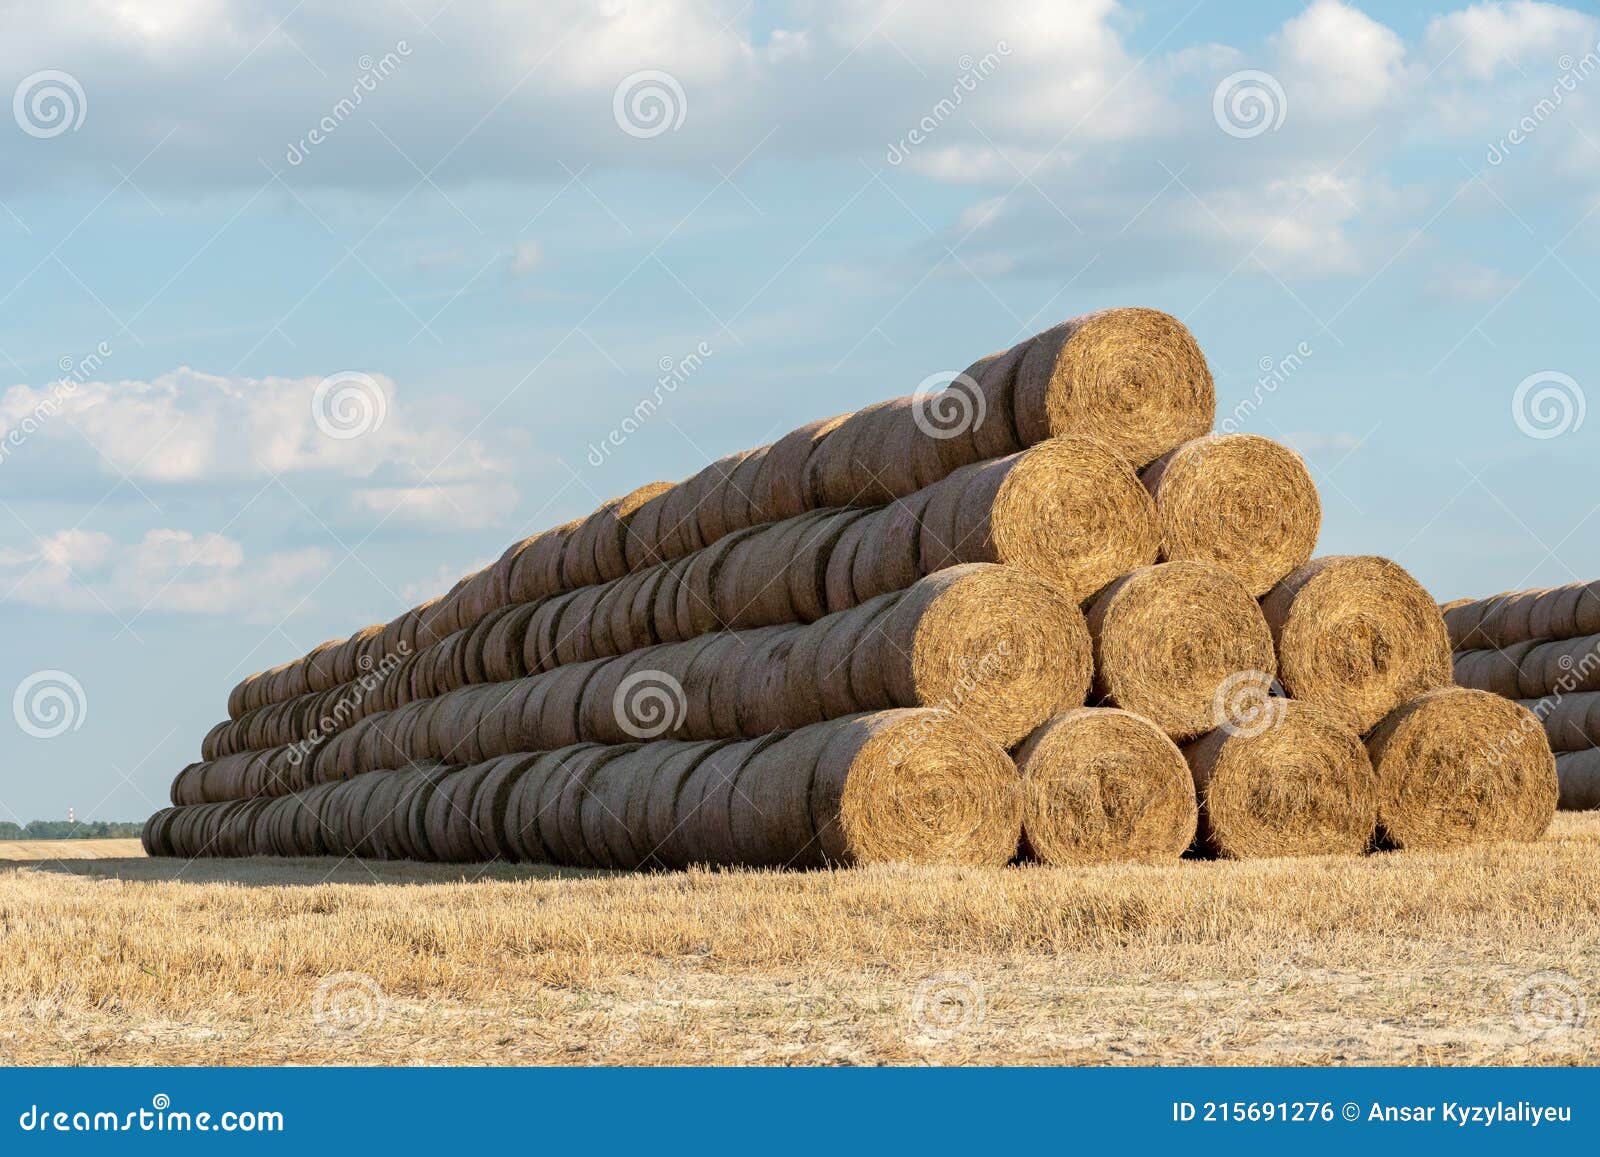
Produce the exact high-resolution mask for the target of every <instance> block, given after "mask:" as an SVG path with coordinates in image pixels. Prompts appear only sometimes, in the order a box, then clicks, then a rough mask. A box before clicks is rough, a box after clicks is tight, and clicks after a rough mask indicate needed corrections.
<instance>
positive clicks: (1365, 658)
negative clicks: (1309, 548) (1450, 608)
mask: <svg viewBox="0 0 1600 1157" xmlns="http://www.w3.org/2000/svg"><path fill="white" fill-rule="evenodd" d="M1261 606H1262V610H1263V611H1264V612H1265V613H1266V616H1267V623H1268V624H1269V625H1270V626H1271V628H1272V639H1273V642H1274V643H1275V644H1276V645H1277V649H1278V677H1279V678H1280V679H1281V680H1282V681H1283V686H1284V690H1285V691H1287V692H1288V693H1289V695H1290V696H1291V697H1293V698H1295V699H1300V700H1303V701H1305V702H1307V703H1321V704H1324V705H1326V706H1328V707H1332V708H1334V709H1335V710H1337V711H1340V712H1343V713H1344V714H1345V715H1346V716H1347V717H1348V718H1349V719H1350V721H1351V723H1352V725H1353V726H1354V727H1355V729H1356V730H1357V731H1358V732H1361V733H1362V734H1365V733H1366V732H1368V731H1370V730H1371V729H1372V728H1373V727H1374V726H1375V725H1376V724H1377V722H1378V720H1380V719H1382V718H1383V717H1384V716H1385V715H1387V714H1388V713H1389V712H1390V711H1393V710H1394V709H1395V708H1396V707H1398V706H1400V704H1402V703H1404V702H1406V701H1407V700H1408V699H1413V698H1415V697H1416V696H1418V695H1420V694H1422V693H1423V692H1424V691H1429V690H1432V689H1433V688H1435V687H1445V686H1449V684H1450V678H1451V674H1450V642H1449V639H1448V638H1447V636H1446V634H1445V629H1444V620H1443V618H1441V617H1440V614H1439V608H1438V605H1437V604H1435V603H1434V601H1433V599H1432V598H1430V597H1429V595H1428V592H1427V591H1425V590H1423V589H1422V586H1421V585H1420V584H1419V583H1418V582H1417V581H1416V579H1414V578H1412V577H1411V576H1410V575H1409V574H1407V573H1406V572H1405V571H1404V570H1402V569H1401V568H1400V566H1399V565H1398V564H1396V563H1393V562H1391V561H1389V560H1388V559H1386V558H1374V557H1371V556H1365V555H1333V556H1329V557H1326V558H1319V559H1317V560H1315V561H1313V562H1311V563H1308V564H1307V565H1306V566H1303V567H1301V568H1300V569H1299V570H1297V571H1295V572H1294V573H1293V574H1291V575H1289V577H1288V578H1286V579H1284V580H1283V581H1282V582H1280V583H1279V584H1278V585H1277V586H1275V587H1273V588H1272V592H1271V593H1270V594H1268V595H1267V597H1266V598H1265V599H1263V600H1262V604H1261Z"/></svg>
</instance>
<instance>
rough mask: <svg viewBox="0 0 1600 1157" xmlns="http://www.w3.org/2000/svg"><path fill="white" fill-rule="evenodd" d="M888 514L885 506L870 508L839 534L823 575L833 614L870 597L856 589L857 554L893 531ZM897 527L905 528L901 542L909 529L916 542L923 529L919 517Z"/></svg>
mask: <svg viewBox="0 0 1600 1157" xmlns="http://www.w3.org/2000/svg"><path fill="white" fill-rule="evenodd" d="M922 493H923V492H922V491H918V492H917V494H913V495H911V496H910V497H909V498H907V499H906V500H905V501H907V502H911V501H914V500H915V499H916V498H917V497H918V495H920V494H922ZM891 509H892V508H891ZM886 514H887V512H886V511H883V510H869V511H866V512H864V513H862V514H861V516H860V517H859V518H857V519H855V521H853V522H852V523H851V524H850V525H849V526H848V527H846V528H845V530H844V533H842V534H841V535H840V536H839V540H838V541H837V542H835V543H834V544H833V549H832V550H831V551H829V552H828V570H827V573H826V574H824V575H823V579H822V584H823V594H824V595H825V596H826V599H827V611H828V613H829V614H835V613H837V612H839V611H847V610H849V609H850V608H851V607H853V606H856V605H857V604H859V603H862V602H865V601H866V600H865V599H862V598H860V597H859V596H858V595H857V594H856V590H855V578H854V571H855V562H856V556H857V555H858V554H859V553H861V552H862V551H863V550H865V549H867V545H868V543H875V542H878V541H879V540H880V539H882V538H883V537H884V536H886V535H888V534H889V533H890V531H889V524H888V522H887V521H886ZM897 529H900V530H901V532H902V533H901V535H900V536H899V537H898V538H897V540H896V541H897V542H903V541H904V540H905V535H904V531H905V530H906V529H909V530H910V532H911V540H912V541H913V542H915V539H916V536H917V534H918V533H919V532H920V528H919V527H918V526H917V525H916V523H915V521H913V522H912V523H911V526H910V527H909V528H905V527H899V528H897ZM880 549H888V548H887V547H884V548H880ZM913 549H914V548H913ZM916 561H917V560H916V558H915V556H914V555H913V557H912V560H911V562H912V565H913V567H915V566H916ZM920 573H921V571H920V570H919V571H918V574H920ZM912 581H915V579H914V578H913V580H912ZM906 585H908V586H909V585H910V584H909V583H908V584H906ZM872 593H873V594H875V595H876V594H882V593H883V592H882V591H873V592H872ZM868 597H869V598H870V597H871V596H870V595H869V596H868Z"/></svg>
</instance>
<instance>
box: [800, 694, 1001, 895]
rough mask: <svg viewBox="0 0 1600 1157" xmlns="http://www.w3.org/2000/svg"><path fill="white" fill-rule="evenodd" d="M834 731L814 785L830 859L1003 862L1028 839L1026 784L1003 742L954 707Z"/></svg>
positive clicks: (836, 724)
mask: <svg viewBox="0 0 1600 1157" xmlns="http://www.w3.org/2000/svg"><path fill="white" fill-rule="evenodd" d="M815 726H817V727H826V728H830V729H831V732H832V734H831V737H830V739H829V741H828V743H827V744H826V745H825V746H824V747H823V749H822V752H821V754H820V755H819V756H818V759H817V771H816V776H815V779H814V781H813V783H812V791H811V815H812V824H813V828H814V830H815V831H816V833H817V839H818V842H819V844H820V845H821V848H822V854H823V857H824V859H825V860H826V861H828V862H830V863H836V864H870V863H883V862H891V863H912V864H971V865H991V866H999V865H1001V864H1004V863H1006V862H1007V861H1009V860H1010V859H1011V858H1012V857H1013V856H1014V855H1016V852H1017V845H1018V842H1019V840H1020V839H1021V836H1022V784H1021V779H1020V777H1019V776H1018V775H1017V769H1016V765H1015V764H1013V763H1012V762H1011V760H1010V758H1009V757H1007V755H1006V753H1005V752H1004V751H1003V750H1002V749H1001V748H1000V747H999V746H997V745H996V744H994V743H993V742H991V741H990V740H989V739H987V738H986V737H985V736H984V734H983V733H982V732H980V731H979V730H978V729H977V728H976V727H973V726H972V725H971V724H969V723H968V722H966V721H965V720H964V719H962V718H961V717H960V716H957V715H952V714H950V713H949V712H947V711H936V710H900V711H884V712H878V713H876V714H872V715H863V716H856V717H854V718H851V719H844V720H834V721H830V722H828V723H819V724H816V725H815Z"/></svg>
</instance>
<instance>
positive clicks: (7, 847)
mask: <svg viewBox="0 0 1600 1157" xmlns="http://www.w3.org/2000/svg"><path fill="white" fill-rule="evenodd" d="M130 857H132V858H137V859H143V858H144V848H143V847H142V846H141V845H140V843H139V841H138V840H137V839H126V840H0V863H7V862H13V861H30V860H121V859H128V858H130Z"/></svg>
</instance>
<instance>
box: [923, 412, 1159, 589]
mask: <svg viewBox="0 0 1600 1157" xmlns="http://www.w3.org/2000/svg"><path fill="white" fill-rule="evenodd" d="M1158 544H1159V534H1158V529H1157V521H1156V509H1155V503H1154V502H1153V501H1152V500H1151V498H1150V495H1149V493H1148V492H1147V491H1146V490H1145V488H1144V486H1143V485H1142V484H1141V483H1140V481H1139V477H1138V475H1136V474H1135V473H1134V472H1133V469H1132V468H1131V467H1130V466H1129V465H1128V464H1127V462H1126V461H1124V460H1123V459H1121V458H1119V457H1118V456H1117V455H1115V454H1113V453H1112V452H1110V451H1109V450H1107V449H1105V448H1104V447H1102V446H1099V445H1097V444H1095V443H1094V442H1091V441H1089V440H1087V439H1083V438H1058V439H1052V440H1051V441H1048V442H1042V443H1040V444H1039V445H1037V446H1034V447H1033V448H1032V449H1029V450H1024V451H1022V452H1021V453H1020V454H1015V455H1012V456H1011V457H1009V458H1003V459H1001V460H999V461H998V462H988V463H983V464H981V465H980V466H978V467H977V468H975V469H974V470H973V471H972V472H971V474H970V476H969V477H968V480H967V482H966V485H965V486H964V487H963V488H962V491H961V496H960V498H959V500H958V501H957V503H956V506H955V510H954V523H953V527H952V531H951V538H950V554H951V557H953V558H954V560H955V561H956V562H999V563H1006V564H1008V565H1010V566H1016V567H1020V568H1021V569H1023V570H1025V571H1027V572H1029V573H1030V574H1034V575H1037V576H1038V577H1040V578H1042V579H1045V580H1046V581H1048V582H1052V583H1054V584H1055V585H1056V586H1058V587H1060V588H1061V589H1062V590H1063V591H1065V592H1066V593H1067V594H1068V595H1069V596H1071V598H1072V600H1073V601H1074V602H1078V603H1081V602H1084V601H1086V600H1087V599H1089V598H1090V597H1092V596H1093V595H1094V594H1095V593H1096V592H1097V591H1099V590H1101V589H1102V588H1103V587H1105V585H1106V584H1107V583H1109V582H1110V581H1111V580H1112V579H1114V578H1116V577H1117V576H1118V575H1122V574H1126V573H1128V571H1130V570H1132V569H1133V568H1134V567H1137V566H1141V565H1144V564H1146V563H1151V562H1154V561H1155V559H1156V550H1157V547H1158Z"/></svg>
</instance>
